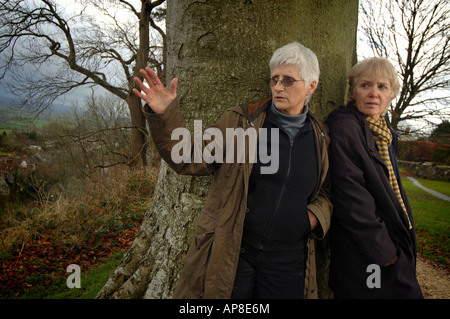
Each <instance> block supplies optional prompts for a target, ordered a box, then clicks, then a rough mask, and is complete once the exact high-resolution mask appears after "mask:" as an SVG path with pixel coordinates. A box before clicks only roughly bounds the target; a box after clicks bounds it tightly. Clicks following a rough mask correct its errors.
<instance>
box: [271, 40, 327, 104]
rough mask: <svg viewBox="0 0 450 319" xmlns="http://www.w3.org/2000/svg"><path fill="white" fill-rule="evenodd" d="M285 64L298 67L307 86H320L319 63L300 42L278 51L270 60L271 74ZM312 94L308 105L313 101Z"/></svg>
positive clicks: (308, 98)
mask: <svg viewBox="0 0 450 319" xmlns="http://www.w3.org/2000/svg"><path fill="white" fill-rule="evenodd" d="M283 64H292V65H296V66H297V68H298V71H299V76H300V78H301V79H303V80H305V86H307V85H309V84H311V83H312V82H314V81H315V82H316V87H317V85H318V84H319V75H320V68H319V61H318V60H317V56H316V55H315V53H314V52H313V51H311V50H310V49H308V48H307V47H305V46H303V45H302V44H300V43H298V42H292V43H289V44H286V45H285V46H282V47H281V48H279V49H277V50H276V51H275V52H274V53H273V55H272V58H271V59H270V62H269V66H270V73H272V71H273V69H275V68H276V67H278V66H280V65H283ZM311 97H312V94H311V95H310V96H308V97H307V99H306V103H308V102H309V100H310V99H311Z"/></svg>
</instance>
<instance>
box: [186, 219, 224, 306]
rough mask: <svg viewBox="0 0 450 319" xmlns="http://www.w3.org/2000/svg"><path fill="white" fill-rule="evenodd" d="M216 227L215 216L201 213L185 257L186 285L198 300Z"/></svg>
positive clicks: (202, 291)
mask: <svg viewBox="0 0 450 319" xmlns="http://www.w3.org/2000/svg"><path fill="white" fill-rule="evenodd" d="M216 227H217V219H216V218H215V216H212V215H211V214H209V213H208V212H206V211H202V213H201V214H200V216H199V218H198V220H197V224H196V228H195V234H194V238H193V242H192V244H191V247H190V248H189V252H188V254H187V256H186V266H185V268H186V269H185V270H186V271H187V274H188V275H187V276H188V278H187V283H188V285H189V288H190V290H191V292H192V293H193V294H194V295H195V296H196V297H198V298H201V297H202V296H203V294H204V291H205V279H206V273H207V269H208V264H209V259H210V256H211V249H212V246H213V242H214V234H215V231H216Z"/></svg>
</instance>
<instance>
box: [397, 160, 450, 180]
mask: <svg viewBox="0 0 450 319" xmlns="http://www.w3.org/2000/svg"><path fill="white" fill-rule="evenodd" d="M398 164H399V165H400V167H401V168H403V169H405V170H407V171H408V172H410V173H412V174H414V175H415V176H418V177H423V178H428V179H434V180H438V181H446V182H450V166H446V165H436V164H433V163H431V162H423V163H421V162H409V161H401V160H399V161H398Z"/></svg>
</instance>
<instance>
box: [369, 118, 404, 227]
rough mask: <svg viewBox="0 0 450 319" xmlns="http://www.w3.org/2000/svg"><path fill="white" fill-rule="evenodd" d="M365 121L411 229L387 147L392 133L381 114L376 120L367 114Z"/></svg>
mask: <svg viewBox="0 0 450 319" xmlns="http://www.w3.org/2000/svg"><path fill="white" fill-rule="evenodd" d="M366 121H367V122H368V123H369V127H370V130H371V131H372V134H373V137H374V138H375V142H376V143H377V146H378V152H379V153H380V156H381V159H382V160H383V162H384V164H385V165H386V167H387V169H388V171H389V182H390V184H391V186H392V189H393V190H394V193H395V195H396V196H397V199H398V201H399V202H400V204H401V205H402V208H403V211H404V212H405V214H406V218H407V219H408V223H409V229H411V228H412V225H411V221H410V219H409V216H408V213H407V211H406V207H405V203H404V202H403V198H402V195H401V193H400V188H399V187H398V182H397V178H396V176H395V173H394V168H393V167H392V163H391V159H390V157H389V151H388V148H389V145H391V142H392V133H391V131H390V130H389V128H388V127H387V124H386V120H385V119H384V117H383V116H380V118H379V119H378V121H375V120H374V119H372V118H371V117H370V116H368V117H367V118H366Z"/></svg>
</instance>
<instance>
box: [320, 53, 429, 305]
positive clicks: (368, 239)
mask: <svg viewBox="0 0 450 319" xmlns="http://www.w3.org/2000/svg"><path fill="white" fill-rule="evenodd" d="M399 88H400V84H399V80H398V76H397V73H396V71H395V69H394V68H393V66H392V64H391V63H390V62H389V61H388V60H386V59H384V58H371V59H367V60H364V61H362V62H360V63H358V64H356V65H355V66H354V67H353V68H352V70H351V71H350V74H349V95H348V96H349V103H348V104H347V105H345V106H342V107H341V108H339V109H338V110H335V111H333V112H332V113H331V114H330V115H329V117H328V119H327V122H326V123H327V125H328V127H329V130H330V138H331V142H330V151H329V155H330V167H331V176H332V200H333V204H334V210H333V219H332V223H331V229H330V246H331V265H330V287H331V289H332V290H333V292H334V294H335V297H336V298H423V295H422V292H421V288H420V286H419V283H418V281H417V278H416V237H415V231H414V222H413V216H412V213H411V207H410V205H409V202H408V199H407V197H406V194H405V191H404V189H403V186H402V183H401V179H400V174H399V170H398V164H397V160H396V155H395V154H396V152H397V145H398V137H397V134H396V132H395V131H393V129H392V128H391V126H390V125H389V123H388V121H387V119H386V118H385V116H384V114H385V112H386V110H387V107H388V105H389V104H390V102H391V101H392V99H393V98H395V96H396V95H397V94H398V92H399Z"/></svg>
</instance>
